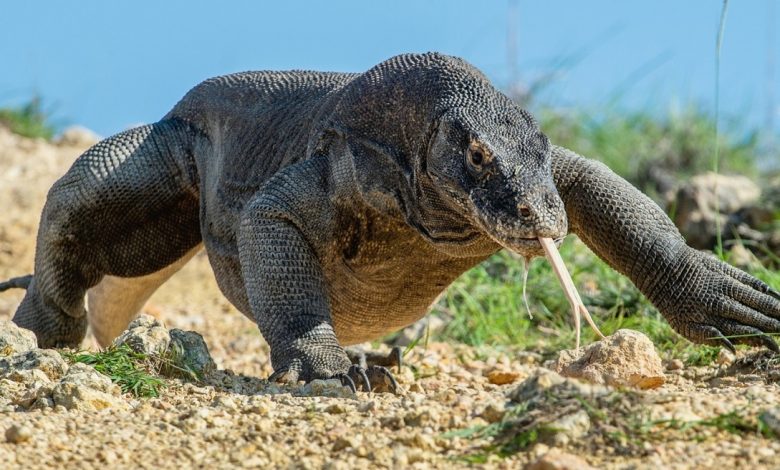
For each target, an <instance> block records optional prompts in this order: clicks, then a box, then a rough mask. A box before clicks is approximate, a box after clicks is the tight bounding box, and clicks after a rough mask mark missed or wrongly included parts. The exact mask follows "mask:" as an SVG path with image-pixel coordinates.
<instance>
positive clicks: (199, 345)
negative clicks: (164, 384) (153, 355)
mask: <svg viewBox="0 0 780 470" xmlns="http://www.w3.org/2000/svg"><path fill="white" fill-rule="evenodd" d="M166 358H167V359H168V360H170V361H171V362H172V363H173V365H174V367H170V368H167V369H166V370H165V372H166V373H168V374H169V375H185V376H189V377H188V378H194V379H202V378H204V377H206V376H208V375H210V374H211V373H212V372H214V371H215V370H216V369H217V365H216V364H215V363H214V360H213V359H212V358H211V354H209V348H208V346H206V342H205V341H204V340H203V336H201V335H200V334H198V333H195V332H194V331H184V330H180V329H178V328H174V329H172V330H171V331H170V345H169V347H168V352H167V353H166ZM193 376H194V377H193Z"/></svg>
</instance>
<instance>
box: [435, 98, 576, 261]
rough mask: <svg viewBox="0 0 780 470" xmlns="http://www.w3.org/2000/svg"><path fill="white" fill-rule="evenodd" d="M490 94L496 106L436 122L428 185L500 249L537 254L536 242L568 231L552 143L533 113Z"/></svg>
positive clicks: (458, 111) (454, 112)
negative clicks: (554, 173)
mask: <svg viewBox="0 0 780 470" xmlns="http://www.w3.org/2000/svg"><path fill="white" fill-rule="evenodd" d="M495 94H496V96H493V97H491V98H492V100H496V101H498V100H500V101H501V102H502V103H501V105H500V106H497V105H496V104H497V103H495V102H492V103H479V102H476V103H474V104H472V105H471V106H466V107H458V108H454V109H451V110H449V111H448V112H446V113H445V114H443V115H442V116H441V117H440V119H439V120H438V123H437V125H436V129H435V131H434V133H433V135H432V136H431V142H430V145H429V148H428V151H427V155H426V167H425V171H426V174H427V176H428V178H427V180H428V181H427V183H428V184H429V185H430V189H429V190H435V191H436V192H438V193H440V194H441V196H442V199H444V200H447V201H448V202H449V203H450V204H452V205H454V206H456V207H458V208H460V210H461V211H462V212H463V213H465V214H468V215H469V216H470V219H471V221H472V223H473V224H474V225H476V226H477V227H480V228H481V229H482V230H483V231H484V232H485V233H486V234H487V235H489V236H490V238H492V239H493V240H494V241H496V242H497V243H499V244H500V245H502V246H504V247H506V248H509V249H511V250H512V251H515V252H517V253H520V254H522V255H526V256H532V255H540V254H542V249H541V246H540V244H539V242H538V240H537V238H538V237H549V238H552V239H555V240H558V239H561V238H563V237H564V236H565V235H566V231H567V220H566V212H565V211H564V207H563V202H562V201H561V198H560V197H559V195H558V191H557V190H556V188H555V184H554V182H553V178H552V170H551V152H550V142H549V140H548V139H547V137H546V136H545V135H544V134H542V132H541V131H540V130H539V128H538V126H537V125H536V123H535V122H534V120H533V118H532V117H531V116H530V114H528V113H527V112H526V111H523V110H521V109H519V108H518V107H517V106H516V105H515V104H514V103H512V102H511V101H509V100H508V99H506V98H503V95H500V94H499V93H498V92H497V91H496V92H495ZM499 95H500V96H499ZM491 104H492V106H490V105H491Z"/></svg>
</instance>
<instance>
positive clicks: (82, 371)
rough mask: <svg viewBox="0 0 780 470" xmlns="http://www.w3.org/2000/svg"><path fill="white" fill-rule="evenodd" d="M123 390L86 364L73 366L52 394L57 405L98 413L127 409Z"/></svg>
mask: <svg viewBox="0 0 780 470" xmlns="http://www.w3.org/2000/svg"><path fill="white" fill-rule="evenodd" d="M120 394H121V390H120V389H119V387H118V386H117V385H115V384H114V383H113V382H111V379H109V378H108V377H107V376H105V375H103V374H101V373H100V372H98V371H96V370H95V369H94V368H92V367H91V366H88V365H86V364H80V363H76V364H73V365H72V366H71V367H70V369H69V370H68V373H67V374H66V375H65V377H63V378H62V380H60V381H59V383H57V384H56V385H55V386H54V388H53V389H52V392H51V397H52V399H53V400H54V404H55V405H62V406H64V407H65V408H67V409H69V410H85V411H97V410H103V409H105V408H111V407H114V408H116V407H118V408H126V407H127V405H126V404H125V402H124V401H122V400H121V398H120Z"/></svg>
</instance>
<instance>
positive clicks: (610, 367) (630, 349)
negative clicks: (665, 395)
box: [555, 330, 665, 389]
mask: <svg viewBox="0 0 780 470" xmlns="http://www.w3.org/2000/svg"><path fill="white" fill-rule="evenodd" d="M555 370H556V371H557V372H558V373H560V374H561V375H562V376H565V377H573V378H579V379H583V380H587V381H588V382H592V383H597V384H605V385H611V386H616V387H620V386H628V387H635V388H639V389H649V388H657V387H660V386H661V385H663V384H664V381H665V378H664V373H663V366H662V363H661V358H660V357H659V356H658V353H656V351H655V347H654V346H653V342H652V341H650V339H649V338H648V337H647V336H645V335H644V334H642V333H640V332H638V331H633V330H618V331H617V332H615V333H614V334H612V335H610V336H608V337H607V338H605V339H603V340H601V341H597V342H595V343H593V344H590V345H588V346H587V347H585V349H584V351H582V353H581V354H580V353H578V351H574V350H567V351H561V354H560V355H559V356H558V361H557V363H556V365H555Z"/></svg>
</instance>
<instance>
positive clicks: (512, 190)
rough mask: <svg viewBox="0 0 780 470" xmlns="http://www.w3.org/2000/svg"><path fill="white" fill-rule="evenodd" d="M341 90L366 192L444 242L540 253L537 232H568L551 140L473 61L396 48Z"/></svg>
mask: <svg viewBox="0 0 780 470" xmlns="http://www.w3.org/2000/svg"><path fill="white" fill-rule="evenodd" d="M339 100H340V101H339V103H338V105H337V106H336V108H335V112H334V113H333V118H332V121H331V122H332V127H333V128H334V129H338V130H339V131H340V133H341V135H344V136H347V137H345V138H346V140H347V142H348V145H349V147H350V152H347V153H349V154H350V155H351V165H353V166H354V167H356V168H358V167H359V169H358V170H357V171H352V172H350V173H351V174H354V175H356V178H357V179H358V188H359V190H360V192H361V193H362V194H363V197H364V199H365V200H367V201H369V203H370V204H372V205H374V206H375V207H378V208H380V210H383V211H384V210H386V209H385V208H387V207H389V206H388V204H390V205H392V206H393V207H394V208H395V209H394V210H397V211H400V212H401V213H403V215H404V217H405V218H406V220H407V222H408V223H409V224H410V225H412V226H414V227H415V228H417V229H418V231H419V232H420V234H421V235H422V236H423V237H425V238H426V239H428V240H429V241H430V242H431V243H433V244H434V245H435V246H436V247H437V248H439V249H440V250H442V251H445V252H447V253H449V254H452V255H456V256H458V255H460V256H469V255H470V254H474V253H475V251H474V247H475V246H478V247H487V248H488V250H489V249H491V248H490V247H492V249H493V250H495V244H496V243H497V244H499V245H501V246H503V247H506V248H509V249H511V250H513V251H515V252H518V253H520V254H522V255H524V256H535V255H541V254H542V248H541V245H540V244H539V242H538V241H537V240H536V239H537V237H549V238H553V239H556V240H558V239H561V238H563V236H564V235H565V234H566V231H567V222H566V213H565V211H564V208H563V202H562V201H561V198H560V197H559V196H558V192H557V191H556V188H555V184H554V183H553V178H552V170H551V148H550V142H549V141H548V139H547V137H546V136H545V135H544V134H542V132H541V131H540V130H539V127H538V126H537V124H536V122H535V121H534V119H533V118H532V117H531V115H530V114H529V113H527V112H526V111H524V110H522V109H520V108H519V107H518V106H517V104H516V103H514V102H513V101H512V100H510V99H509V98H508V97H507V96H506V95H504V94H503V93H501V92H500V91H498V90H497V89H496V88H495V87H493V85H492V84H491V83H490V81H489V80H488V79H487V78H486V77H485V76H484V75H483V74H482V73H481V72H480V71H479V70H477V69H476V68H474V67H473V66H472V65H470V64H468V63H467V62H465V61H463V60H461V59H458V58H456V57H450V56H446V55H442V54H437V53H429V54H406V55H402V56H397V57H393V58H391V59H389V60H387V61H385V62H383V63H381V64H379V65H377V66H376V67H374V68H372V69H371V70H369V71H368V72H366V73H364V74H360V75H356V76H355V78H354V80H352V81H351V82H350V83H349V84H348V85H347V86H346V87H345V89H344V93H343V94H341V95H339ZM388 201H392V202H390V203H388ZM479 250H482V248H477V251H479ZM483 251H484V250H483Z"/></svg>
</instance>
